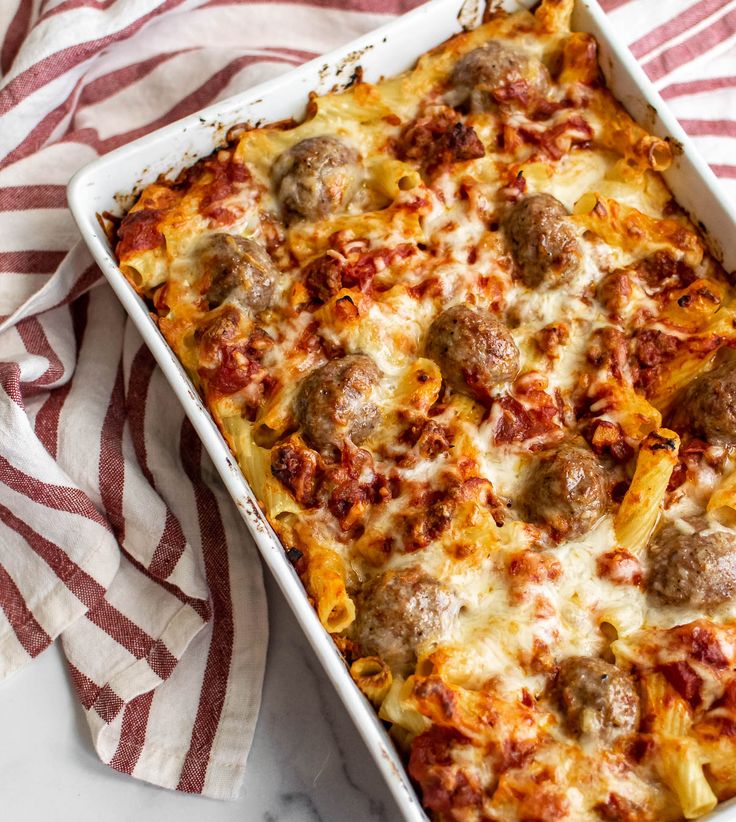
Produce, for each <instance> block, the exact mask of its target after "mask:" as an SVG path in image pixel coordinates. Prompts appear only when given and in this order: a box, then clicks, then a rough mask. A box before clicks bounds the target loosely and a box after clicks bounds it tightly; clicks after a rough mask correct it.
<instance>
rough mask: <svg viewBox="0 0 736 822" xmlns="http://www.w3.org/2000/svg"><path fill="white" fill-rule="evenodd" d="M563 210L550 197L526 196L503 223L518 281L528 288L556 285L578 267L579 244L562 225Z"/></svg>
mask: <svg viewBox="0 0 736 822" xmlns="http://www.w3.org/2000/svg"><path fill="white" fill-rule="evenodd" d="M567 216H568V214H567V209H566V208H565V206H564V205H562V203H561V202H560V201H559V200H558V199H556V198H555V197H553V196H552V195H551V194H530V195H529V196H528V197H524V199H523V200H519V202H518V203H516V205H514V207H513V208H512V209H511V211H509V213H508V214H507V215H506V219H505V220H504V229H505V231H506V236H507V237H508V240H509V243H510V245H511V252H512V254H513V255H514V259H515V260H516V264H517V265H518V266H519V270H520V274H521V279H522V280H523V281H524V283H525V284H526V285H528V286H529V288H536V287H537V286H539V285H541V284H542V283H543V282H544V283H547V284H548V285H559V284H560V283H563V282H565V281H566V280H569V279H570V277H572V276H573V275H574V274H575V272H576V270H577V269H578V267H579V265H580V244H579V243H578V240H577V237H576V236H575V232H574V231H573V228H572V226H571V225H570V224H569V223H567V222H565V217H567Z"/></svg>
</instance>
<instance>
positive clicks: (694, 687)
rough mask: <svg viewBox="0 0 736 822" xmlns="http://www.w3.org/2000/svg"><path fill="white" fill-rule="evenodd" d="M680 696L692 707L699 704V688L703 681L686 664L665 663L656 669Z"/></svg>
mask: <svg viewBox="0 0 736 822" xmlns="http://www.w3.org/2000/svg"><path fill="white" fill-rule="evenodd" d="M657 670H659V671H660V672H661V673H662V674H663V675H664V678H665V679H666V680H667V681H668V682H669V683H670V685H672V687H673V688H674V689H675V690H676V691H677V693H678V694H680V696H681V697H682V698H683V699H684V700H686V701H687V702H689V703H690V704H691V705H693V706H697V705H699V704H700V702H701V698H700V686H701V685H702V684H703V680H702V679H701V678H700V677H699V676H698V674H697V673H695V671H694V670H693V669H692V668H691V667H690V665H688V663H687V662H666V663H665V664H664V665H660V666H659V667H658V669H657Z"/></svg>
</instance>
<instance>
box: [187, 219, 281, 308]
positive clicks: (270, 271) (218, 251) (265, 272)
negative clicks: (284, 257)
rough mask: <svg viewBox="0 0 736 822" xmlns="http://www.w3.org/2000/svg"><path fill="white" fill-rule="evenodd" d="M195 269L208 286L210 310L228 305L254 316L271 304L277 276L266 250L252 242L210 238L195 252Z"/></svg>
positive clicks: (229, 237) (229, 236) (230, 237)
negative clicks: (199, 271)
mask: <svg viewBox="0 0 736 822" xmlns="http://www.w3.org/2000/svg"><path fill="white" fill-rule="evenodd" d="M199 267H200V270H201V271H202V273H203V274H204V275H205V277H206V278H207V282H209V284H210V285H209V288H208V289H207V295H206V296H207V300H208V301H209V304H210V308H215V307H217V306H218V305H221V304H222V303H225V302H231V303H236V304H237V305H239V306H240V307H241V308H243V309H247V310H250V311H252V312H253V313H254V314H257V313H258V312H259V311H263V309H264V308H267V307H268V305H269V303H270V302H271V298H272V297H273V290H274V286H275V285H276V278H277V276H278V272H277V270H276V268H275V267H274V264H273V263H272V262H271V258H270V257H269V256H268V252H267V251H266V249H265V248H263V246H261V245H259V244H258V243H256V242H253V240H246V239H244V238H243V237H236V236H234V235H233V234H213V235H212V236H211V237H208V238H207V240H206V241H205V243H204V245H203V246H202V247H201V248H200V249H199Z"/></svg>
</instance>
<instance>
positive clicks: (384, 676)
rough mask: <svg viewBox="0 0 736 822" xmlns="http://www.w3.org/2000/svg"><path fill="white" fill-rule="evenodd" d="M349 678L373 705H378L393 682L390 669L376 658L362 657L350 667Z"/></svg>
mask: <svg viewBox="0 0 736 822" xmlns="http://www.w3.org/2000/svg"><path fill="white" fill-rule="evenodd" d="M350 676H352V678H353V679H354V680H355V684H356V685H357V686H358V687H359V688H360V690H361V691H362V692H363V693H364V694H365V695H366V696H367V697H368V699H370V701H371V702H372V703H373V704H374V705H380V704H381V702H383V700H384V699H385V697H386V694H387V693H388V689H389V688H390V687H391V683H392V682H393V676H392V674H391V669H390V668H389V667H388V665H386V663H385V662H384V661H383V660H382V659H381V658H380V657H377V656H364V657H361V658H360V659H356V660H355V662H353V664H352V665H351V666H350Z"/></svg>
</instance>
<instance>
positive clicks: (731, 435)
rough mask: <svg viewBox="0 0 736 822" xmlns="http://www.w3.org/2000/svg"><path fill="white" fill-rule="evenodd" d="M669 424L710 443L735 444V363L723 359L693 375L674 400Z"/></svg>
mask: <svg viewBox="0 0 736 822" xmlns="http://www.w3.org/2000/svg"><path fill="white" fill-rule="evenodd" d="M671 425H673V426H674V427H675V428H679V429H680V430H689V431H690V432H691V433H693V434H695V435H696V436H698V437H702V438H703V439H706V440H707V441H708V442H709V443H711V444H712V445H722V446H733V445H736V367H734V365H733V364H732V363H723V365H720V366H718V367H717V368H714V369H713V371H708V373H706V374H703V375H702V376H700V377H698V378H697V379H694V380H693V381H692V382H691V383H690V384H689V385H688V386H687V387H686V388H685V390H684V391H683V392H682V394H681V395H680V397H679V399H678V402H677V403H676V404H675V411H674V413H673V415H672V419H671Z"/></svg>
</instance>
